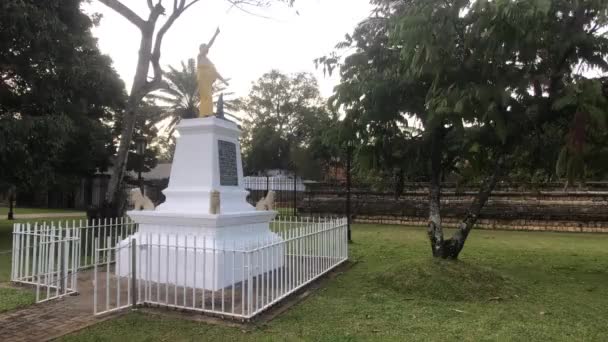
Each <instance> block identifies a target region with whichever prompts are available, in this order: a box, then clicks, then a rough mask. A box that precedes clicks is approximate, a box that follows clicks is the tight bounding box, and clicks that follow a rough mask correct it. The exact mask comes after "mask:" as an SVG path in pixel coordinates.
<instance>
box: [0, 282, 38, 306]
mask: <svg viewBox="0 0 608 342" xmlns="http://www.w3.org/2000/svg"><path fill="white" fill-rule="evenodd" d="M35 300H36V298H35V296H34V293H33V292H32V291H27V290H22V289H15V288H5V287H0V312H4V311H8V310H14V309H17V308H19V307H22V306H26V305H30V304H32V303H34V301H35Z"/></svg>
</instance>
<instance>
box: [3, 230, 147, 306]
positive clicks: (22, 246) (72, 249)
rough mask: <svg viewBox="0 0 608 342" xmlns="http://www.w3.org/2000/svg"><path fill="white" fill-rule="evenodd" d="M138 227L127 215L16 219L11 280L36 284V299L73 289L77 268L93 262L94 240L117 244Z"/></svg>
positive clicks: (104, 243) (57, 294)
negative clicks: (84, 218)
mask: <svg viewBox="0 0 608 342" xmlns="http://www.w3.org/2000/svg"><path fill="white" fill-rule="evenodd" d="M136 230H137V225H136V224H134V223H133V222H132V221H130V220H129V219H128V218H119V219H108V220H97V221H95V220H93V221H91V222H90V223H89V222H87V221H83V220H71V221H54V222H49V223H46V222H40V223H16V224H14V225H13V248H12V259H11V266H12V267H11V281H13V282H16V283H22V284H28V285H34V286H36V301H37V302H41V301H45V300H49V299H53V298H57V297H60V296H64V295H67V294H71V293H74V292H76V291H77V273H78V271H79V270H83V269H87V268H91V267H93V265H94V252H95V248H96V246H95V245H94V243H95V241H96V240H99V241H101V242H100V243H101V244H100V246H98V247H100V248H106V247H110V246H115V245H116V244H117V243H118V242H120V241H122V240H123V239H125V238H126V237H127V236H130V235H132V234H133V233H134V232H136ZM104 257H105V255H104ZM112 262H113V261H112Z"/></svg>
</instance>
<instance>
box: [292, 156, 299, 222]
mask: <svg viewBox="0 0 608 342" xmlns="http://www.w3.org/2000/svg"><path fill="white" fill-rule="evenodd" d="M297 179H298V172H297V171H296V168H295V163H294V168H293V216H294V217H295V216H298V181H297Z"/></svg>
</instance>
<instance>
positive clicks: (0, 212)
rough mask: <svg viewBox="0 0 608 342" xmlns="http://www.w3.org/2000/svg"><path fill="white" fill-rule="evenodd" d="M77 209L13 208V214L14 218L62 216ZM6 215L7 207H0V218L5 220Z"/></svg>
mask: <svg viewBox="0 0 608 342" xmlns="http://www.w3.org/2000/svg"><path fill="white" fill-rule="evenodd" d="M79 211H80V210H77V209H49V208H14V209H13V212H14V213H15V215H16V216H18V215H26V214H62V213H74V212H79ZM6 215H8V208H7V207H0V217H1V218H3V219H5V218H6Z"/></svg>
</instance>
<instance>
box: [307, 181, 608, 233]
mask: <svg viewBox="0 0 608 342" xmlns="http://www.w3.org/2000/svg"><path fill="white" fill-rule="evenodd" d="M472 200H473V193H470V194H462V193H460V194H457V193H446V194H443V197H442V218H443V222H444V225H445V226H446V227H456V226H457V225H458V224H459V223H460V220H461V219H462V218H464V216H465V215H466V212H467V209H468V207H469V205H470V203H471V202H472ZM345 207H346V199H345V197H344V194H343V193H336V194H329V193H327V192H324V193H319V194H314V193H308V194H307V197H305V199H304V201H302V202H300V203H299V205H298V210H299V211H300V212H301V213H303V214H320V215H344V214H345ZM351 213H352V215H353V220H354V222H355V223H381V224H400V225H408V226H426V224H427V217H428V202H427V197H426V196H422V193H419V192H415V193H411V194H409V195H408V196H405V197H401V198H399V199H395V198H394V197H391V196H389V195H381V194H367V195H365V194H362V193H358V194H355V195H354V196H353V197H352V198H351ZM476 227H477V228H481V229H501V230H533V231H558V232H601V233H608V192H604V191H602V192H593V191H587V192H584V193H583V192H580V193H563V192H535V193H532V192H529V193H522V192H516V193H515V192H513V193H509V192H501V193H498V194H496V195H494V196H492V197H491V198H490V200H489V201H488V203H487V204H486V206H485V207H484V209H483V210H482V212H481V215H480V219H479V220H478V223H477V225H476Z"/></svg>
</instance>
